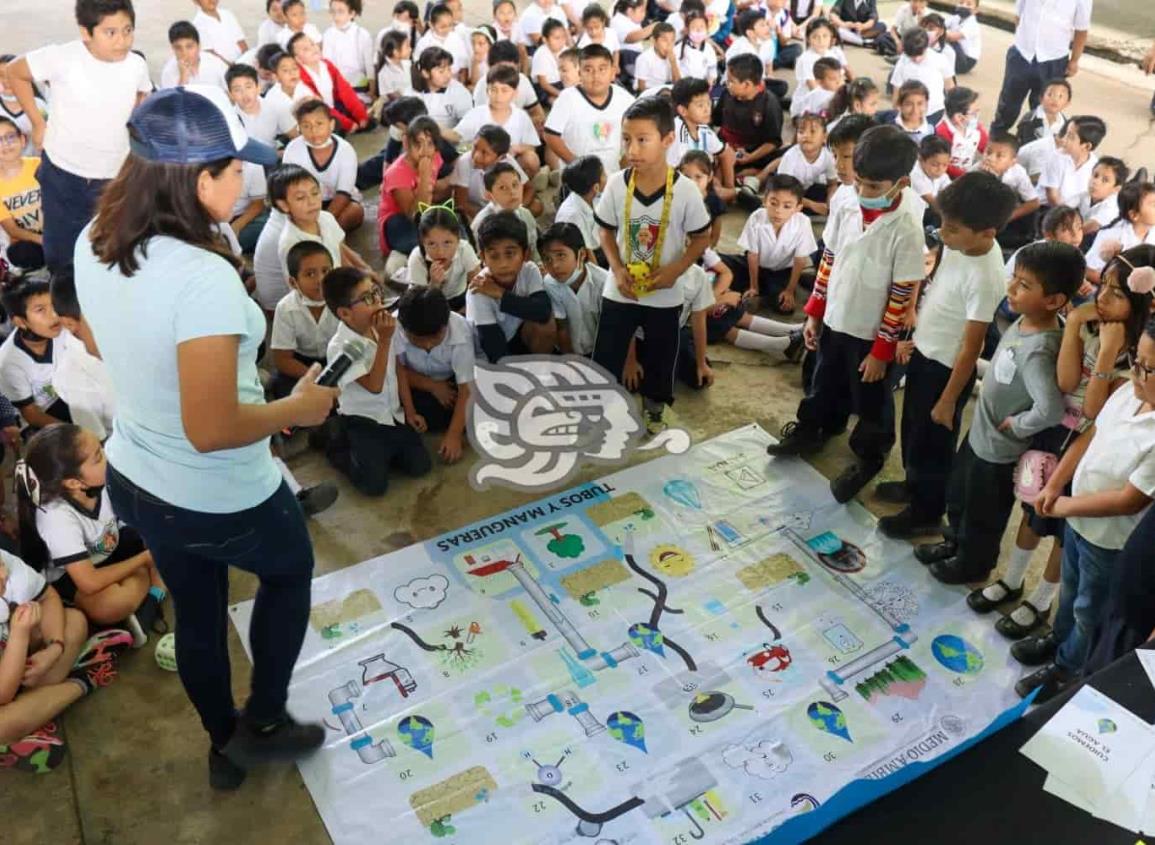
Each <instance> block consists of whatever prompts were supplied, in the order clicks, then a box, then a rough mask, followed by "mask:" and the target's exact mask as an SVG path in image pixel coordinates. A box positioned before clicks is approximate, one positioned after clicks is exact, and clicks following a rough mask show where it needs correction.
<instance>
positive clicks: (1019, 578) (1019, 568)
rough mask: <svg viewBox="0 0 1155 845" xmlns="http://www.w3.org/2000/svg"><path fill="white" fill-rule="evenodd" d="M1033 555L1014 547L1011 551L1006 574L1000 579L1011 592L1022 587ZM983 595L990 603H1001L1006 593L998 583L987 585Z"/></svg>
mask: <svg viewBox="0 0 1155 845" xmlns="http://www.w3.org/2000/svg"><path fill="white" fill-rule="evenodd" d="M1033 553H1034V551H1033V550H1032V549H1020V548H1019V547H1018V546H1015V548H1014V549H1012V550H1011V563H1010V565H1009V566H1008V567H1007V572H1006V574H1005V575H1004V576H1003V577H1002V581H1003V583H1004V584H1006V585H1007V586H1008V587H1010V588H1011V589H1012V590H1014V589H1018V588H1019V587H1021V586H1022V585H1023V578H1025V577H1026V575H1027V567H1028V566H1030V565H1031V555H1032V554H1033ZM983 595H984V596H986V597H987V599H989V600H990V601H1002V600H1003V599H1004V598H1005V597H1006V595H1007V591H1006V590H1004V589H1003V588H1002V587H1001V586H1000V585H999V583H998V582H995V583H994V584H988V585H987V586H986V587H984V588H983Z"/></svg>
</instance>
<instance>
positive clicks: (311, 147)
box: [301, 136, 333, 150]
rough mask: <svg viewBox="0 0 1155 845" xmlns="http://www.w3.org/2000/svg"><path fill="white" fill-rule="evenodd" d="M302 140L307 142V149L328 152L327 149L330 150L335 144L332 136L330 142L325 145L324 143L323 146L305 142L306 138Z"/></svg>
mask: <svg viewBox="0 0 1155 845" xmlns="http://www.w3.org/2000/svg"><path fill="white" fill-rule="evenodd" d="M301 140H302V141H305V146H306V147H308V148H309V149H311V150H326V149H328V148H329V146H330V145H331V144H332V143H333V138H332V136H330V137H329V140H328V141H326V142H325V143H323V144H314V143H312V142H311V141H307V140H305V138H301Z"/></svg>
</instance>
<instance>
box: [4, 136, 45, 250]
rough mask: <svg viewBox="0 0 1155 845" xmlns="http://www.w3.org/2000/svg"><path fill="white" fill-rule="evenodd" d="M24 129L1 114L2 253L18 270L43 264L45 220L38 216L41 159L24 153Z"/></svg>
mask: <svg viewBox="0 0 1155 845" xmlns="http://www.w3.org/2000/svg"><path fill="white" fill-rule="evenodd" d="M23 150H24V133H23V132H22V131H21V130H20V127H18V126H17V125H16V124H15V122H13V121H12V120H10V119H8V118H7V117H0V229H3V234H4V236H5V237H4V238H0V243H2V242H3V241H5V240H6V241H7V246H6V248H5V249H4V253H3V254H4V257H5V258H7V259H8V263H9V264H11V265H13V266H14V267H17V268H18V269H20V270H37V269H39V268H41V267H43V266H44V237H43V232H44V223H43V220H42V219H41V217H40V183H39V182H37V181H36V169H37V168H38V167H40V159H39V158H32V157H25V156H24V155H22V153H23Z"/></svg>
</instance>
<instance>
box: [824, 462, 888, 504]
mask: <svg viewBox="0 0 1155 845" xmlns="http://www.w3.org/2000/svg"><path fill="white" fill-rule="evenodd" d="M881 471H882V462H881V461H871V462H870V463H866V462H864V461H855V462H854V463H853V464H851V465H850V466H848V467H847V468H846V469H844V470H843V471H842V474H841V475H839V476H838V478H836V479H834V480H833V481H831V482H830V492H831V494H832V495H833V496H834V500H835V501H836V502H839V503H840V504H846V503H847V502H849V501H850V500H851V499H853V498H854V497H855V496H857V495H858V494H859V492H860V491H861V490H862V488H863V487H865V486H866V485H867V484H869V483H870V480H871V479H872V478H874V476H876V475H878V473H879V472H881Z"/></svg>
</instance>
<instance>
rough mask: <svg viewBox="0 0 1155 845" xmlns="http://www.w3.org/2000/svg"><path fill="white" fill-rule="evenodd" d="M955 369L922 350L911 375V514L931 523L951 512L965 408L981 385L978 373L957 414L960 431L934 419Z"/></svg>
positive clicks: (906, 426) (905, 461)
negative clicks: (949, 501) (951, 489)
mask: <svg viewBox="0 0 1155 845" xmlns="http://www.w3.org/2000/svg"><path fill="white" fill-rule="evenodd" d="M950 373H951V370H950V367H946V366H944V365H943V364H940V363H939V362H938V361H932V360H931V359H930V358H927V357H926V356H925V355H923V354H922V353H921V352H919V351H918V350H917V349H916V350H914V354H913V355H911V358H910V365H909V366H908V367H907V371H906V389H905V392H904V393H903V405H902V428H901V431H902V441H901V443H902V465H903V468H904V469H905V470H906V486H907V489H909V490H910V509H911V512H912V514H913V515H914V516H915V518H916V519H918V520H919V521H920V522H921V521H924V520H925V521H927V522H930V521H932V520H935V519H941V518H942V515H943V514H944V513H946V490H947V484H948V482H949V481H950V473H951V467H952V465H953V464H954V456H955V448H956V446H957V444H958V430H959V426H961V425H962V415H963V409H964V408H965V407H966V404H967V400H968V399H970V395H971V391H972V390H974V386H975V374H974V373H972V374H971V377H970V379H969V380H968V381H967V384H966V387H964V388H963V391H962V393H961V394H959V398H958V402H957V403H956V404H955V409H954V427H953V428H951V429H948V428H946V427H945V426H941V425H939V424H938V423H936V422H935V421H934V420H932V419H931V418H930V412H931V409H933V408H934V406H935V405H936V404H937V403H938V399H939V397H940V396H942V392H943V390H944V389H945V388H946V385H947V382H948V381H950Z"/></svg>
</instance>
